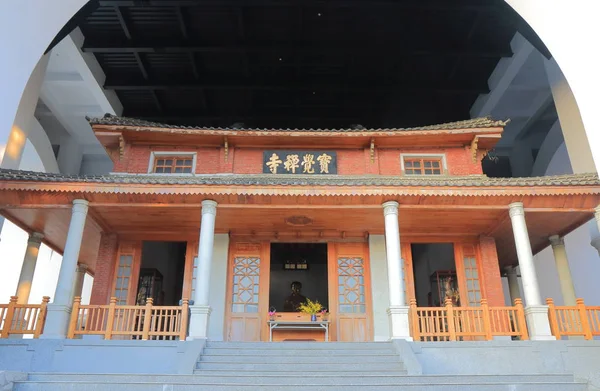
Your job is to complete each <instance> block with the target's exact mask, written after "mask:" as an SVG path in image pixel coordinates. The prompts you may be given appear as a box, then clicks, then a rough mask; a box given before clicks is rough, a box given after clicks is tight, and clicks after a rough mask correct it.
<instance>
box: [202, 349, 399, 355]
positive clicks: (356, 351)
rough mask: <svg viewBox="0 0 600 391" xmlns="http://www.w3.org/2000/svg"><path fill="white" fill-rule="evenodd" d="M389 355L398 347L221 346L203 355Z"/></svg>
mask: <svg viewBox="0 0 600 391" xmlns="http://www.w3.org/2000/svg"><path fill="white" fill-rule="evenodd" d="M363 354H368V355H389V354H395V355H397V354H398V353H397V352H396V349H394V348H393V347H392V346H389V347H382V348H378V349H346V348H344V349H292V348H285V347H284V346H282V347H281V348H280V349H263V348H254V349H240V348H228V347H219V348H212V347H211V348H205V349H204V351H203V353H202V355H203V356H212V355H233V356H253V357H254V356H256V355H260V356H267V355H273V356H293V357H299V356H315V355H316V356H350V355H363Z"/></svg>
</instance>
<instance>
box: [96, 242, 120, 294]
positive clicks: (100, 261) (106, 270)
mask: <svg viewBox="0 0 600 391" xmlns="http://www.w3.org/2000/svg"><path fill="white" fill-rule="evenodd" d="M118 245H119V242H118V240H117V235H116V234H102V237H101V238H100V248H99V249H98V258H97V259H96V270H95V274H94V284H93V285H92V295H91V297H90V304H96V305H101V304H108V302H109V300H110V295H111V292H110V289H111V287H112V283H113V273H114V270H115V260H116V259H117V251H118Z"/></svg>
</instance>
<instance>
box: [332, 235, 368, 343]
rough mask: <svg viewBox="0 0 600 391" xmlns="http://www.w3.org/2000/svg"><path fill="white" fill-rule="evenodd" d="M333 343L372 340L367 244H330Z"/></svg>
mask: <svg viewBox="0 0 600 391" xmlns="http://www.w3.org/2000/svg"><path fill="white" fill-rule="evenodd" d="M328 252H329V262H328V264H329V288H330V289H329V304H330V306H331V309H332V311H331V317H332V319H331V320H332V330H331V333H332V337H333V338H332V340H334V341H335V340H337V341H346V342H365V341H372V340H373V327H372V324H371V323H372V319H373V317H372V316H371V314H372V309H371V279H370V273H369V257H368V254H369V248H368V244H367V243H329V249H328Z"/></svg>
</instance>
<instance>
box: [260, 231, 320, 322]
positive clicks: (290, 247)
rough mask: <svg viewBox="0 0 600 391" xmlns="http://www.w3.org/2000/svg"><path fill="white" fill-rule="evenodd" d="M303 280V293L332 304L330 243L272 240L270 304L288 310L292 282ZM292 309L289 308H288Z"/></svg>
mask: <svg viewBox="0 0 600 391" xmlns="http://www.w3.org/2000/svg"><path fill="white" fill-rule="evenodd" d="M293 282H299V283H300V284H301V286H302V290H301V292H300V293H301V295H302V296H304V297H306V298H308V299H311V300H313V301H315V300H318V301H319V303H321V304H322V305H323V307H324V308H329V307H328V304H329V302H328V288H327V244H325V243H272V244H271V283H270V287H269V307H270V308H274V309H275V310H276V311H278V312H284V311H285V308H284V307H285V301H286V299H287V298H288V297H289V296H290V294H291V293H292V290H291V285H292V283H293ZM288 309H289V308H288Z"/></svg>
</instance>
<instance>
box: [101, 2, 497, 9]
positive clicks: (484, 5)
mask: <svg viewBox="0 0 600 391" xmlns="http://www.w3.org/2000/svg"><path fill="white" fill-rule="evenodd" d="M98 2H99V4H100V6H107V7H115V6H120V7H133V6H154V7H170V6H177V7H193V6H203V7H215V6H216V7H236V6H245V7H246V6H247V7H297V6H298V0H254V1H247V0H202V1H200V0H99V1H98ZM490 3H491V4H490ZM302 5H303V6H305V7H319V8H374V7H375V8H382V7H383V8H393V9H430V10H436V11H439V10H448V11H456V10H487V11H496V10H500V9H501V5H502V4H499V2H498V3H492V2H480V3H478V2H475V1H474V2H471V3H465V2H452V1H447V0H436V1H422V0H411V1H406V0H405V1H401V2H400V1H397V0H370V1H364V0H327V1H322V0H305V1H302Z"/></svg>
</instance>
